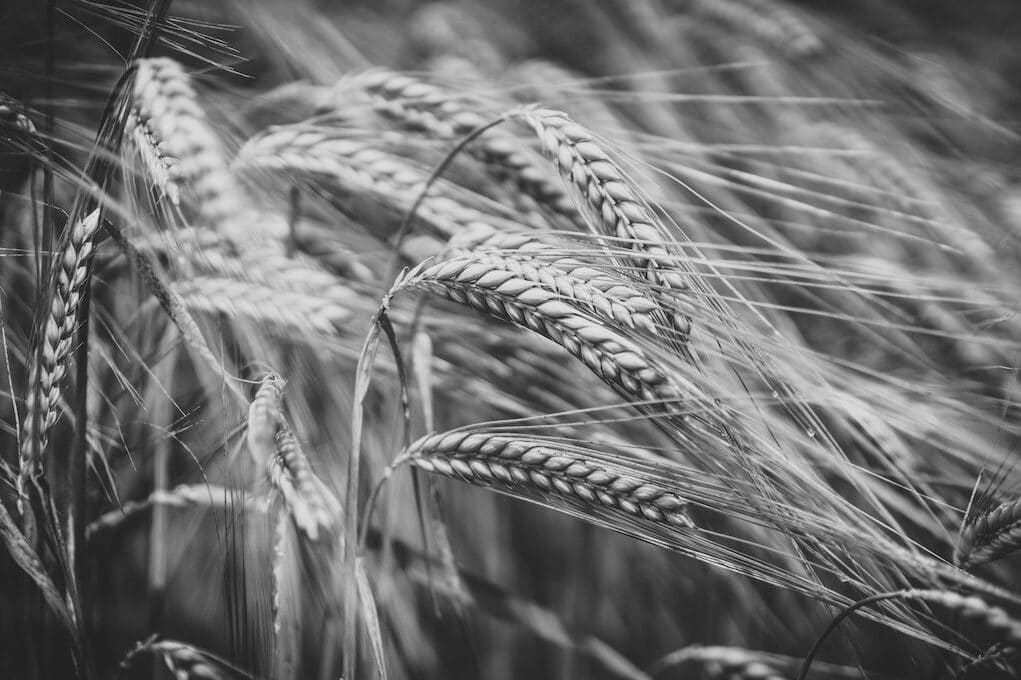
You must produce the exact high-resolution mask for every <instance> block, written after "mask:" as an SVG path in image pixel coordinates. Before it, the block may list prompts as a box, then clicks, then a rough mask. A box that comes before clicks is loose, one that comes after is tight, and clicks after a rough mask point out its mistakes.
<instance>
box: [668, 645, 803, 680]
mask: <svg viewBox="0 0 1021 680" xmlns="http://www.w3.org/2000/svg"><path fill="white" fill-rule="evenodd" d="M762 657H763V655H762V654H757V653H755V652H752V651H749V650H747V649H742V648H740V647H719V646H703V645H690V646H688V647H684V648H683V649H679V650H677V651H676V652H671V653H670V654H667V655H666V656H664V657H663V658H661V659H659V660H658V661H656V662H655V663H654V664H652V665H651V666H649V671H648V672H649V675H651V676H657V675H660V674H661V673H662V672H663V671H665V670H667V669H668V668H672V667H674V666H677V665H679V664H682V663H687V662H689V661H695V662H698V663H700V664H702V665H703V666H704V667H705V669H706V671H707V675H708V676H709V677H711V678H728V679H729V680H785V678H786V676H784V675H782V674H781V673H780V672H779V671H777V670H776V669H775V668H772V667H771V666H769V664H767V663H765V662H764V661H763V659H762Z"/></svg>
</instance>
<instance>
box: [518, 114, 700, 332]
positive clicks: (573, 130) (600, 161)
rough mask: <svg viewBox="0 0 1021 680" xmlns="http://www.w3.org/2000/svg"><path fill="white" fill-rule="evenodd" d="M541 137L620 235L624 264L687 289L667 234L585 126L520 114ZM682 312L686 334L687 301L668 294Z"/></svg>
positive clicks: (560, 117)
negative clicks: (626, 254)
mask: <svg viewBox="0 0 1021 680" xmlns="http://www.w3.org/2000/svg"><path fill="white" fill-rule="evenodd" d="M522 116H523V118H524V120H525V121H526V122H527V123H528V124H529V125H530V126H531V127H532V129H533V130H534V131H535V134H536V135H538V137H539V139H540V140H541V141H542V145H543V147H544V148H545V150H546V152H547V154H549V155H550V157H552V159H553V161H554V163H555V164H556V166H557V169H558V170H559V171H560V174H561V175H562V176H563V178H564V181H566V182H567V183H568V184H570V185H572V186H573V187H575V189H576V190H577V191H578V192H579V193H580V194H581V197H582V199H583V200H584V201H585V202H586V203H587V204H588V206H589V207H590V208H591V209H592V212H593V213H594V215H595V217H596V219H597V220H598V224H599V225H600V226H601V229H602V231H603V232H605V233H607V234H609V235H611V236H614V237H616V238H618V239H621V240H622V241H623V242H625V243H626V244H627V246H628V247H629V248H630V250H631V251H632V255H631V256H630V257H629V258H627V261H626V262H625V264H629V265H631V266H633V267H635V268H637V269H638V271H639V272H640V273H641V274H642V275H643V276H644V277H645V278H647V279H648V280H649V281H650V282H652V283H653V284H656V285H657V286H660V287H661V288H663V289H665V290H673V291H677V292H687V291H690V289H691V285H690V282H689V281H688V278H687V276H686V275H685V274H684V273H683V272H682V271H681V270H680V268H679V266H678V256H677V255H676V254H675V253H674V252H673V251H672V249H671V248H670V247H668V245H667V244H668V243H669V242H670V241H669V237H668V236H667V235H666V232H665V231H664V229H663V228H662V227H661V226H660V223H659V220H658V219H657V218H656V217H655V216H654V215H653V214H652V211H651V210H650V209H649V208H648V207H647V205H646V203H645V201H643V200H642V199H641V198H640V197H639V195H638V193H637V191H636V190H635V189H634V187H632V185H631V183H630V182H629V181H628V180H627V179H626V178H625V177H624V174H623V173H622V172H621V170H620V168H618V167H617V165H616V163H614V162H613V160H612V159H611V158H610V156H609V154H607V153H606V151H605V150H604V149H603V148H602V147H601V146H600V145H599V144H598V142H597V141H596V139H595V137H594V136H593V135H592V133H591V132H589V131H588V130H587V129H586V128H585V127H583V126H581V125H578V124H577V123H575V122H574V121H572V120H571V119H570V118H569V117H568V116H567V115H566V114H564V113H562V112H560V111H550V110H536V111H527V112H525V113H524V114H522ZM672 304H673V305H674V306H677V307H679V308H680V309H681V310H682V311H681V312H680V313H678V314H677V315H676V317H677V318H676V326H677V330H678V331H679V332H680V333H681V334H682V335H687V334H688V333H689V332H690V326H691V314H690V311H684V310H685V309H686V308H687V307H688V304H687V303H685V301H684V300H683V299H680V298H678V296H676V295H675V296H672Z"/></svg>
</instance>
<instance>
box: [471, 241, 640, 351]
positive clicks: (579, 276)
mask: <svg viewBox="0 0 1021 680" xmlns="http://www.w3.org/2000/svg"><path fill="white" fill-rule="evenodd" d="M461 257H463V258H464V259H467V260H470V261H472V262H473V264H477V265H478V266H485V267H488V268H490V269H491V270H493V271H506V272H510V273H513V274H514V275H516V276H518V277H520V278H521V279H524V280H525V281H531V282H533V283H536V284H538V285H540V286H543V287H544V288H546V289H548V290H551V291H553V292H555V293H557V294H558V296H559V297H560V298H561V299H563V300H565V301H569V302H570V303H571V304H573V305H575V306H576V307H577V308H579V309H582V310H584V311H585V312H587V313H589V314H592V315H593V316H597V317H600V318H603V319H606V320H608V321H613V322H616V323H618V324H620V325H621V326H624V327H627V328H640V329H642V330H644V331H648V332H650V333H655V331H656V322H655V320H654V316H653V314H654V313H655V312H656V311H657V310H659V306H658V305H657V304H656V303H655V302H654V301H652V300H651V299H649V297H648V296H647V295H645V294H643V293H642V292H641V291H639V290H638V289H637V288H635V287H633V286H630V285H628V284H627V283H626V282H624V281H621V280H619V279H614V278H612V277H610V276H607V275H606V274H604V273H602V272H599V271H598V270H596V269H593V268H592V267H590V266H587V265H585V264H583V263H578V264H577V266H571V264H570V263H569V264H568V265H567V268H565V269H559V268H556V267H555V266H550V265H549V264H548V263H547V262H546V261H544V260H542V259H538V258H535V257H529V256H526V255H522V254H520V253H519V254H517V255H514V254H507V253H502V252H473V253H467V254H465V255H463V256H461ZM561 264H563V263H561Z"/></svg>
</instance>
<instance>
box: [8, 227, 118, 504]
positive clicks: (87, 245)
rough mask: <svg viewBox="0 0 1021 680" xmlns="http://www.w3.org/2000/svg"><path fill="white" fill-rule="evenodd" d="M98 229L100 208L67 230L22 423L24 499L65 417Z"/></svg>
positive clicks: (21, 482)
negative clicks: (62, 406)
mask: <svg viewBox="0 0 1021 680" xmlns="http://www.w3.org/2000/svg"><path fill="white" fill-rule="evenodd" d="M98 229H99V211H98V210H94V211H93V212H91V213H89V214H88V215H87V216H85V217H84V218H83V219H81V220H79V221H78V222H76V223H75V224H74V226H73V227H71V229H70V232H69V233H68V236H67V243H66V245H65V246H64V249H63V252H62V253H61V255H60V261H59V262H57V263H56V266H55V267H54V278H53V283H52V284H51V286H50V291H51V293H50V295H51V297H50V301H49V304H50V309H49V314H48V316H47V317H46V322H45V325H44V327H43V333H42V337H41V338H40V340H39V342H40V345H41V346H40V347H39V350H38V352H35V351H33V352H32V354H31V356H30V357H29V368H28V392H27V396H26V399H25V406H26V410H27V411H26V412H27V415H26V417H25V420H24V421H23V422H22V431H21V441H20V455H19V462H20V468H19V470H18V478H17V490H18V497H19V498H24V494H25V485H26V483H27V482H28V480H29V479H30V478H31V477H33V476H34V475H35V474H37V472H38V466H39V460H40V457H41V456H42V454H43V451H44V450H45V448H46V444H47V441H48V438H49V431H50V429H51V428H52V427H53V426H54V425H55V424H56V422H57V419H58V418H59V416H60V412H59V410H58V409H57V404H58V402H59V401H60V392H61V389H62V384H63V381H64V378H65V377H66V376H67V364H68V358H69V356H70V354H71V349H72V345H73V343H74V333H75V327H76V326H75V324H76V320H77V316H78V307H79V305H80V304H81V300H82V294H83V293H84V288H85V285H86V283H87V282H88V277H89V268H90V266H91V263H92V258H93V255H94V252H95V251H94V238H95V235H96V231H97V230H98Z"/></svg>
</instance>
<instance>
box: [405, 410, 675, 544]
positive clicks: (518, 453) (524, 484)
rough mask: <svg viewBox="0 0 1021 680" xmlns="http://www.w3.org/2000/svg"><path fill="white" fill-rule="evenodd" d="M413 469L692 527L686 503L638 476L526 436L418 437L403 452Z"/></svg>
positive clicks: (453, 434)
mask: <svg viewBox="0 0 1021 680" xmlns="http://www.w3.org/2000/svg"><path fill="white" fill-rule="evenodd" d="M407 456H408V460H409V461H410V463H411V464H412V465H414V466H416V467H419V468H422V469H424V470H427V471H429V472H437V473H440V474H443V475H446V476H448V477H453V478H455V479H460V480H462V481H465V482H468V483H469V484H475V485H478V486H492V487H496V488H503V489H507V490H509V491H511V492H512V493H513V494H514V495H522V496H528V497H538V498H546V497H548V496H556V497H558V498H561V499H563V500H566V501H568V502H570V503H572V504H581V505H582V506H593V507H598V508H606V509H609V510H612V511H616V512H623V513H624V514H627V515H630V516H632V517H639V518H644V519H646V520H648V521H650V522H656V523H665V524H669V525H671V526H675V527H684V528H690V527H692V526H693V525H692V523H691V520H690V518H689V517H688V515H687V514H686V512H685V508H686V507H687V503H686V501H684V500H682V499H681V498H680V497H679V496H677V495H676V494H674V493H672V492H671V491H670V490H668V489H664V488H663V487H661V486H659V485H658V484H657V483H655V482H652V481H648V480H646V479H643V476H642V473H641V472H639V471H637V470H631V469H626V470H625V469H624V468H620V469H618V468H617V467H616V466H613V467H611V466H610V465H609V464H607V463H603V462H598V463H597V462H594V461H591V460H586V459H585V457H584V456H583V455H580V454H579V453H577V452H575V451H574V450H572V449H570V448H568V447H563V446H556V445H555V444H552V443H550V442H546V441H543V440H536V439H534V438H530V437H529V436H528V435H525V434H513V435H511V434H492V433H487V432H471V431H467V430H459V431H458V430H455V431H453V432H447V433H442V434H434V435H429V436H426V437H423V438H422V439H419V440H418V441H417V442H415V443H413V444H412V445H411V447H410V448H409V449H408V452H407Z"/></svg>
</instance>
